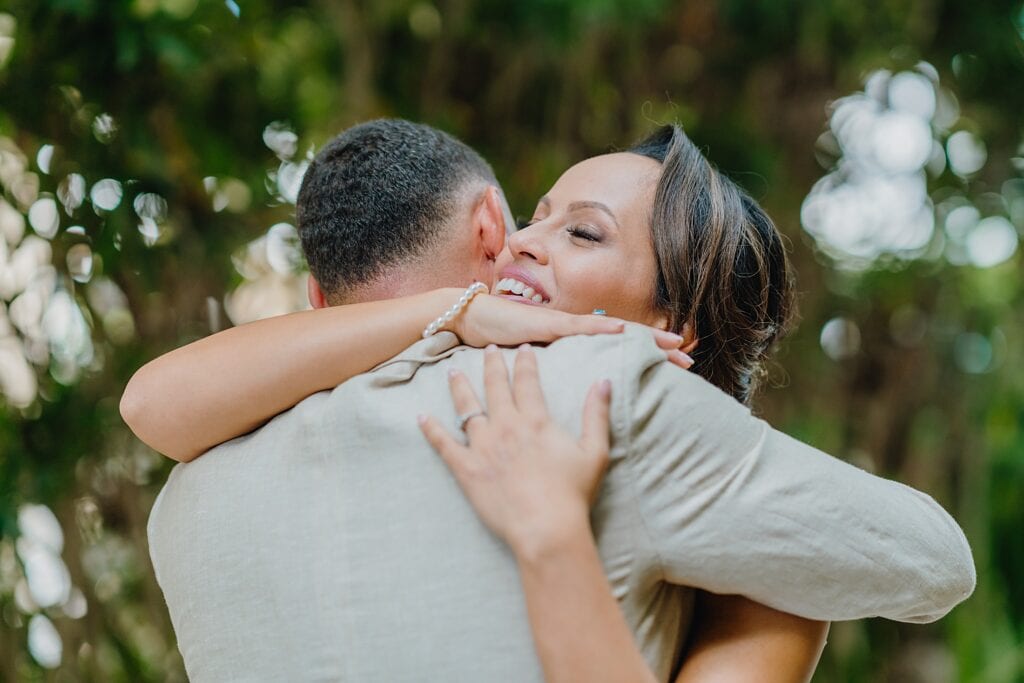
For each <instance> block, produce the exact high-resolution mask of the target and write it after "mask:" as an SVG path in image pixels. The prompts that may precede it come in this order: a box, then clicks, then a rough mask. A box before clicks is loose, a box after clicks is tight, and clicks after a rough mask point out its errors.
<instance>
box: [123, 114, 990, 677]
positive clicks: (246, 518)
mask: <svg viewBox="0 0 1024 683" xmlns="http://www.w3.org/2000/svg"><path fill="white" fill-rule="evenodd" d="M507 213H508V212H507V209H506V208H505V206H504V203H503V200H502V199H501V195H500V192H499V191H498V189H497V184H496V181H495V180H494V177H493V174H492V172H491V170H490V168H489V167H488V166H487V164H486V163H485V162H484V161H483V160H482V159H480V157H479V156H478V155H476V154H475V153H474V152H473V151H472V150H470V149H469V148H468V147H466V146H465V145H463V144H462V143H460V142H458V141H456V140H454V139H453V138H451V137H450V136H447V135H445V134H443V133H441V132H439V131H436V130H434V129H431V128H429V127H426V126H419V125H416V124H411V123H408V122H404V121H375V122H371V123H368V124H363V125H361V126H357V127H355V128H353V129H350V130H349V131H346V132H345V133H343V134H342V135H341V136H339V137H338V138H336V139H335V140H334V141H332V142H331V143H330V144H328V145H327V146H326V147H325V148H324V149H323V150H322V151H321V152H320V154H319V155H318V156H317V159H316V160H315V161H314V163H313V164H312V166H311V167H310V169H309V172H308V173H307V175H306V178H305V180H304V182H303V187H302V191H301V192H300V195H299V206H298V221H299V229H300V235H301V237H302V243H303V249H304V251H305V253H306V256H307V259H308V261H309V264H310V269H311V272H312V275H313V278H312V280H311V288H310V289H311V296H310V299H311V301H312V302H313V304H314V306H324V305H328V304H340V303H354V302H359V301H372V300H375V299H381V298H387V297H396V296H402V295H407V294H412V293H415V292H420V291H423V290H428V289H433V288H436V287H441V286H457V285H460V284H464V283H466V282H468V281H471V280H473V279H484V280H488V281H489V280H490V279H491V277H490V276H491V273H490V272H489V271H488V268H489V264H490V262H491V261H493V258H494V256H495V255H496V253H497V251H500V249H501V245H502V244H503V241H504V234H505V226H506V225H507V224H508V221H507ZM438 312H439V313H440V311H438ZM481 353H482V352H481V351H479V350H474V349H467V348H463V347H458V346H457V339H455V337H454V335H451V334H450V333H442V334H440V335H437V336H434V337H431V338H429V339H427V340H424V341H423V342H420V343H418V344H416V345H414V346H412V347H410V348H409V349H408V350H406V351H405V352H403V353H401V354H399V355H398V356H397V357H395V358H394V359H392V360H390V361H388V362H386V363H384V364H382V365H381V366H379V367H378V368H376V369H375V370H374V371H372V372H370V373H366V374H364V375H361V376H358V377H356V378H354V379H352V380H350V381H348V382H346V383H344V384H342V385H340V386H338V387H337V388H336V389H334V390H333V391H330V392H321V393H319V394H316V395H314V396H311V397H310V398H308V399H306V400H305V401H303V402H302V403H300V404H299V405H297V406H296V407H295V408H293V409H292V410H290V411H288V412H286V413H283V414H281V415H279V416H278V417H276V418H275V419H273V420H271V421H270V422H269V423H267V424H266V425H265V426H263V427H262V428H260V429H258V430H257V431H255V432H253V433H251V434H249V435H247V436H244V437H241V438H239V439H236V440H234V441H231V442H228V443H226V444H223V445H221V446H218V447H217V448H214V449H212V450H211V451H209V452H208V453H207V454H205V455H204V456H203V457H201V458H199V459H198V460H196V461H195V462H193V463H191V464H188V465H182V466H179V467H178V468H176V469H175V470H174V472H173V473H172V475H171V478H170V480H169V482H168V485H167V486H166V487H165V489H164V491H163V492H162V493H161V496H160V498H159V499H158V501H157V503H156V505H155V506H154V510H153V513H152V515H151V519H150V541H151V552H152V556H153V562H154V567H155V569H156V572H157V576H158V579H159V581H160V584H161V586H162V588H163V590H164V592H165V596H166V598H167V601H168V606H169V608H170V612H171V617H172V620H173V622H174V626H175V630H176V632H177V634H178V638H179V647H180V648H181V651H182V654H183V656H184V658H185V663H186V667H187V669H188V672H189V676H190V678H191V679H192V680H193V681H221V680H268V681H269V680H346V681H365V680H370V681H373V680H382V681H385V680H386V681H418V680H424V679H428V680H444V681H449V680H478V681H531V680H537V681H539V680H541V671H540V668H539V666H538V663H537V659H536V655H535V653H534V649H533V645H532V640H531V636H530V632H529V628H528V623H527V619H526V614H525V603H524V599H523V596H522V594H521V590H520V584H519V581H518V577H517V574H516V567H515V563H514V561H513V559H512V557H511V555H510V553H509V552H508V550H507V549H506V548H505V547H504V546H503V545H502V544H501V543H500V542H498V541H497V540H496V539H495V538H494V537H493V536H491V535H490V534H489V533H488V532H487V530H486V529H485V528H484V527H483V525H482V524H481V523H480V522H479V521H478V520H477V518H476V516H475V514H474V513H473V510H472V508H471V507H470V506H469V505H468V503H467V502H466V501H465V500H464V498H463V497H462V495H461V493H460V492H459V490H458V487H457V485H456V484H455V482H454V480H453V479H452V477H451V476H450V474H449V472H448V471H447V469H446V468H445V465H444V464H443V463H442V462H441V461H440V459H439V458H438V457H437V456H436V455H435V454H434V453H433V452H432V451H431V449H430V447H429V446H428V445H427V444H426V442H425V441H424V440H423V438H422V435H421V434H420V433H419V430H418V427H417V425H416V420H415V417H416V415H417V414H418V413H421V412H423V411H424V410H425V409H429V410H430V412H432V413H434V414H436V415H438V416H440V417H441V418H442V419H448V420H450V421H451V422H454V421H455V418H456V416H455V415H454V412H453V410H452V408H451V407H450V405H449V402H448V400H447V397H446V396H445V394H446V393H447V371H448V370H449V369H450V368H458V369H460V370H462V371H463V372H465V373H466V374H467V375H469V376H470V377H471V378H473V379H474V381H477V383H478V384H479V378H480V371H481V366H482V359H481V355H480V354H481ZM537 354H538V362H539V364H540V368H541V377H542V378H543V379H545V382H546V385H545V392H546V395H547V398H548V403H549V406H550V409H551V412H552V414H553V415H554V416H555V417H556V418H557V419H558V420H559V421H560V422H561V423H562V424H564V425H572V426H575V424H576V421H577V416H578V411H579V408H580V406H581V405H582V400H583V395H584V393H585V391H586V390H587V388H588V387H589V386H590V385H591V383H592V382H593V381H594V379H596V378H597V377H596V375H595V368H600V369H601V372H603V373H611V374H612V379H613V384H614V386H615V387H616V397H617V398H616V409H615V411H614V412H613V418H614V419H613V428H612V431H613V434H612V436H613V441H612V465H611V467H610V469H609V471H608V474H607V477H606V479H605V483H604V485H603V488H602V492H601V496H600V498H599V500H598V501H597V503H596V505H595V507H594V512H593V522H594V528H595V536H596V538H597V541H598V545H599V549H600V551H601V555H602V558H603V559H604V561H605V566H606V569H607V570H608V574H609V579H610V581H611V584H612V587H613V590H614V591H615V594H616V596H617V597H618V598H619V601H620V604H621V606H622V609H623V612H624V614H625V616H626V619H627V621H628V623H629V624H630V626H631V628H632V629H633V631H634V633H635V634H636V637H637V641H638V643H639V645H640V647H641V649H642V650H643V652H644V654H645V656H646V657H647V660H648V662H649V663H650V664H651V666H652V668H653V669H654V671H655V673H656V674H657V675H658V677H659V678H660V679H662V680H665V679H666V678H668V676H669V675H670V674H671V672H672V669H673V665H674V660H675V658H676V656H677V655H678V653H679V651H680V645H681V643H682V642H683V639H684V638H685V635H686V633H687V630H688V618H689V616H688V614H689V608H690V605H691V601H692V589H690V588H687V586H696V587H700V588H706V589H708V590H712V591H716V592H720V593H737V594H743V595H746V596H748V597H750V598H752V599H755V600H757V601H759V602H763V603H766V604H769V605H771V606H773V607H775V608H778V609H782V610H786V611H791V612H793V613H796V614H800V615H802V616H806V617H809V618H817V619H853V618H860V617H865V616H873V615H882V616H887V617H890V618H897V619H904V620H908V621H926V620H931V619H935V618H938V617H939V616H941V615H942V614H943V613H945V612H946V611H948V610H949V609H950V608H951V607H952V606H953V605H955V604H956V603H957V602H959V601H960V600H962V599H963V598H964V597H966V595H967V594H969V593H970V591H971V590H972V589H973V583H974V574H973V566H972V563H971V558H970V551H969V548H968V547H967V545H966V542H965V540H964V539H963V536H962V534H961V533H960V531H959V529H958V528H957V527H956V524H955V523H954V522H953V521H952V520H951V519H950V518H949V517H948V515H946V514H945V513H944V512H943V511H942V510H941V508H939V507H938V506H937V505H935V503H934V502H933V501H931V499H929V498H928V497H927V496H924V495H922V494H918V493H917V492H914V491H911V490H909V489H906V487H902V486H900V485H899V484H895V483H891V482H886V481H884V480H882V479H879V478H876V477H872V476H870V475H867V474H865V473H863V472H860V471H858V470H855V469H854V468H852V467H849V466H848V465H845V464H843V463H841V462H838V461H835V460H833V459H830V458H827V457H826V456H824V455H823V454H821V453H819V452H817V451H815V450H814V449H812V448H810V447H808V446H805V445H803V444H800V443H798V442H795V441H793V440H791V439H789V438H788V437H785V436H784V435H781V434H779V433H777V432H774V431H771V430H768V429H767V428H766V427H765V426H764V425H763V423H760V422H759V421H757V420H756V419H754V418H753V417H751V416H750V415H749V413H748V412H747V411H745V409H743V408H742V406H740V405H739V404H738V403H736V402H735V401H733V400H732V399H729V398H728V397H726V396H725V395H724V394H722V393H721V392H719V391H717V390H715V389H714V388H713V387H711V386H710V385H708V384H707V383H705V382H703V381H702V380H700V379H699V378H697V377H696V376H694V375H691V374H688V373H684V372H680V371H678V370H677V369H675V368H671V367H669V366H667V364H665V363H664V361H663V358H664V356H663V354H662V353H661V352H660V351H659V350H658V349H657V348H656V347H655V346H654V344H653V343H652V342H651V340H650V338H649V335H647V334H646V333H644V332H643V331H642V330H639V329H636V328H631V329H629V330H627V332H625V333H624V334H622V335H609V336H604V337H574V338H567V339H563V340H561V341H559V342H557V343H555V344H552V345H551V346H550V347H548V348H545V349H539V350H538V351H537ZM126 419H127V416H126ZM750 453H754V454H755V455H756V456H757V457H754V458H750V457H748V456H749V454H750Z"/></svg>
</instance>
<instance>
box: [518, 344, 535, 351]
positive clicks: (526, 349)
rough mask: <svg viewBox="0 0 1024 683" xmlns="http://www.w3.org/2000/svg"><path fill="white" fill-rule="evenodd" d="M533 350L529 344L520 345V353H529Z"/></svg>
mask: <svg viewBox="0 0 1024 683" xmlns="http://www.w3.org/2000/svg"><path fill="white" fill-rule="evenodd" d="M531 348H533V347H531V346H530V345H529V344H520V345H519V350H520V351H529V350H530V349H531Z"/></svg>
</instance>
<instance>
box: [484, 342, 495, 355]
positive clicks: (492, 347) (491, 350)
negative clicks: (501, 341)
mask: <svg viewBox="0 0 1024 683" xmlns="http://www.w3.org/2000/svg"><path fill="white" fill-rule="evenodd" d="M484 350H485V351H487V353H494V352H495V351H497V350H498V345H497V344H488V345H487V348H486V349H484Z"/></svg>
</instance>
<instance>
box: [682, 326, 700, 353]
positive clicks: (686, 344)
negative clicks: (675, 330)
mask: <svg viewBox="0 0 1024 683" xmlns="http://www.w3.org/2000/svg"><path fill="white" fill-rule="evenodd" d="M679 334H680V335H681V336H682V338H683V345H682V346H680V347H679V350H680V351H682V352H683V353H693V351H694V349H696V348H697V344H698V343H699V342H700V339H698V338H697V328H696V327H694V326H693V323H683V329H682V331H681V332H680V333H679Z"/></svg>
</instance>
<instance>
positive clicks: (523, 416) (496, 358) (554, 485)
mask: <svg viewBox="0 0 1024 683" xmlns="http://www.w3.org/2000/svg"><path fill="white" fill-rule="evenodd" d="M510 305H512V306H517V304H510ZM520 307H522V308H526V307H525V306H520ZM484 385H485V389H486V395H487V406H486V413H485V412H483V411H484V408H483V406H481V404H480V401H479V400H478V399H477V397H476V394H475V393H474V391H473V388H472V387H471V386H470V384H469V381H468V379H467V378H466V376H465V375H463V374H462V373H460V372H457V371H452V373H451V374H450V389H451V393H452V399H453V401H454V404H455V409H456V412H457V413H458V414H459V415H462V416H466V415H474V414H478V413H479V414H478V415H476V416H475V417H472V418H470V419H468V420H467V421H466V424H465V431H466V434H467V436H468V438H469V444H468V445H465V446H464V445H463V444H462V443H460V442H459V441H458V440H456V439H455V438H454V437H453V436H452V435H451V434H449V433H448V432H447V431H446V430H445V428H444V427H442V426H441V424H440V423H439V422H438V421H437V420H436V419H435V418H432V417H423V416H421V417H420V427H421V429H422V430H423V433H424V435H426V437H427V440H428V441H429V442H430V444H431V445H432V446H433V447H434V449H435V450H437V452H438V453H439V454H440V455H441V457H442V458H443V459H444V461H445V463H446V464H447V465H448V467H449V468H451V471H452V473H453V474H454V475H455V478H456V480H457V481H458V483H459V486H460V487H461V488H462V490H463V492H464V493H465V495H466V497H467V498H468V499H469V501H470V503H471V504H472V505H473V507H474V508H475V509H476V511H477V514H478V515H479V516H480V518H481V520H482V521H483V522H484V523H485V524H486V525H487V526H488V527H489V528H490V529H491V530H492V531H493V532H494V533H495V534H497V535H498V536H499V537H500V538H502V539H503V540H504V541H505V542H506V543H508V544H509V546H510V547H511V548H512V551H513V552H514V553H515V554H516V555H517V556H521V555H523V554H534V553H543V552H544V551H545V550H546V549H547V548H553V547H557V546H558V545H559V544H560V543H561V541H562V540H564V539H565V538H566V537H567V536H570V535H578V534H580V533H584V534H585V533H587V532H588V531H589V510H590V505H591V502H592V501H593V498H594V495H595V494H596V492H597V488H598V485H599V484H600V482H601V478H602V477H603V476H604V471H605V468H606V466H607V463H608V439H609V436H608V411H609V403H610V401H609V398H610V395H611V386H610V383H609V382H608V381H607V380H604V381H601V382H597V383H596V384H594V386H592V387H591V389H590V392H589V394H588V395H587V399H586V402H585V404H584V407H583V432H582V436H581V437H580V439H578V440H577V439H575V438H573V437H572V436H571V435H569V434H568V433H567V432H566V431H565V430H563V429H562V428H561V427H560V426H558V425H557V424H555V423H554V422H553V421H552V420H551V418H550V416H549V415H548V412H547V408H546V407H545V403H544V395H543V393H542V391H541V387H540V380H539V377H538V375H537V358H536V356H535V355H534V353H533V351H532V350H530V349H529V347H523V348H521V349H520V350H519V353H518V355H517V356H516V364H515V377H514V380H513V382H512V383H511V385H510V383H509V377H508V369H507V367H506V365H505V360H504V357H503V356H502V354H501V353H500V352H499V351H498V350H497V349H496V348H494V347H493V346H492V347H488V349H487V352H486V353H485V360H484Z"/></svg>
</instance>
